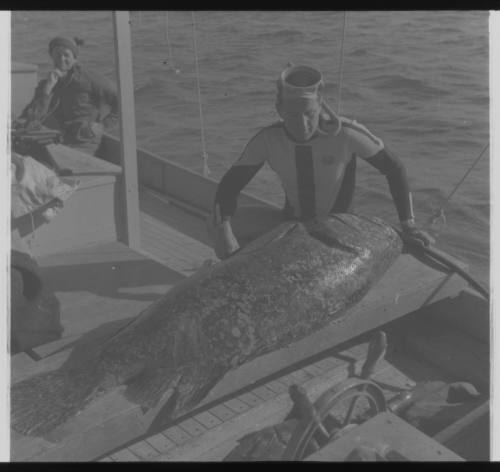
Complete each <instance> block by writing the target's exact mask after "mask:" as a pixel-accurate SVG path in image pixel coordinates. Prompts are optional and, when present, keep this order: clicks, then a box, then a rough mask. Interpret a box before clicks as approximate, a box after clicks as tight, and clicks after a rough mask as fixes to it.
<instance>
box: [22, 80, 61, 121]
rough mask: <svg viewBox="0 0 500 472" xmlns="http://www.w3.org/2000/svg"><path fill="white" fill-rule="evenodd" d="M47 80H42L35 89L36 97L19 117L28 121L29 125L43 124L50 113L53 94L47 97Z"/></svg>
mask: <svg viewBox="0 0 500 472" xmlns="http://www.w3.org/2000/svg"><path fill="white" fill-rule="evenodd" d="M46 83H47V80H46V79H43V80H41V81H40V82H39V83H38V86H37V87H36V89H35V95H34V96H33V99H32V100H31V102H30V103H29V104H28V105H27V106H26V107H25V108H24V110H23V112H22V113H21V115H20V116H19V118H20V119H23V120H26V121H27V122H28V123H33V122H37V121H38V122H40V123H41V122H43V120H44V119H45V117H46V115H47V112H48V111H49V108H50V104H51V102H52V98H53V93H51V94H49V95H47V94H46V93H45V84H46Z"/></svg>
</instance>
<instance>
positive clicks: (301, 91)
mask: <svg viewBox="0 0 500 472" xmlns="http://www.w3.org/2000/svg"><path fill="white" fill-rule="evenodd" d="M276 85H277V88H278V93H277V96H276V111H277V112H278V114H279V115H280V117H281V118H283V112H284V111H286V109H287V108H288V107H290V108H292V107H293V109H295V110H296V109H297V108H299V109H300V108H301V107H303V108H304V109H306V108H307V107H309V106H311V104H312V103H313V104H315V103H318V104H319V105H320V107H321V111H320V113H321V115H320V116H321V118H322V119H323V120H324V121H328V122H330V123H331V124H332V125H333V129H334V134H337V133H338V132H339V130H340V120H339V118H338V116H337V115H336V113H335V112H334V111H333V110H332V109H331V108H330V107H329V106H328V104H327V103H326V102H325V100H324V98H323V96H322V92H323V89H324V87H325V84H324V81H323V75H322V74H321V72H320V71H319V70H317V69H315V68H313V67H310V66H295V65H293V64H290V63H289V64H288V66H287V67H286V69H285V70H283V72H281V74H280V77H279V79H278V81H277V83H276ZM320 131H321V130H320Z"/></svg>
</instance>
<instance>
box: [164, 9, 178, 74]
mask: <svg viewBox="0 0 500 472" xmlns="http://www.w3.org/2000/svg"><path fill="white" fill-rule="evenodd" d="M165 40H166V42H167V50H168V59H167V60H166V61H165V62H164V64H165V65H167V66H169V67H171V68H172V69H173V70H174V72H175V73H176V74H178V73H180V70H179V69H177V67H175V64H174V58H173V55H172V45H171V44H170V37H169V34H168V11H166V12H165Z"/></svg>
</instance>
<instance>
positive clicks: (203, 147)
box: [191, 11, 210, 177]
mask: <svg viewBox="0 0 500 472" xmlns="http://www.w3.org/2000/svg"><path fill="white" fill-rule="evenodd" d="M191 22H192V25H193V49H194V64H195V69H196V88H197V91H198V107H199V111H200V132H201V156H202V158H203V176H204V177H207V176H208V175H209V174H210V169H209V168H208V153H207V150H206V142H205V123H204V120H203V108H202V105H201V87H200V70H199V67H198V46H197V44H196V19H195V15H194V11H192V12H191Z"/></svg>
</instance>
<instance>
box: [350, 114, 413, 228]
mask: <svg viewBox="0 0 500 472" xmlns="http://www.w3.org/2000/svg"><path fill="white" fill-rule="evenodd" d="M343 126H344V129H345V130H346V133H347V134H348V135H349V138H350V139H349V142H350V145H351V148H352V151H353V153H355V154H356V156H358V157H360V158H362V159H364V160H365V161H367V162H368V163H370V164H371V165H372V166H373V167H375V168H376V169H378V170H379V171H380V172H381V173H382V174H384V175H385V176H386V178H387V182H388V184H389V190H390V192H391V196H392V199H393V201H394V204H395V206H396V210H397V212H398V216H399V220H400V221H408V220H411V219H413V210H412V202H411V193H410V188H409V184H408V177H407V174H406V169H405V167H404V165H403V163H402V162H401V160H400V159H399V158H398V157H397V156H396V154H394V153H393V152H391V151H390V150H389V149H388V148H387V147H386V146H384V143H383V142H382V140H381V139H379V138H378V137H376V136H375V135H374V134H372V133H371V132H370V131H368V129H366V128H365V127H364V126H363V125H361V124H359V123H357V122H356V121H352V122H347V123H343Z"/></svg>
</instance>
